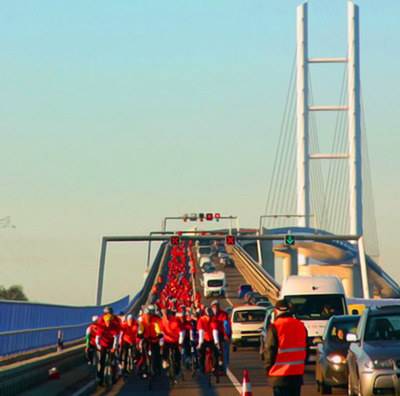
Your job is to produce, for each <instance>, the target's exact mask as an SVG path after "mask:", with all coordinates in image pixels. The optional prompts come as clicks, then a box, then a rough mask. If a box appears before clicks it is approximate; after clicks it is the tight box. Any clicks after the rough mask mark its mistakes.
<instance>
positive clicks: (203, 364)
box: [198, 342, 209, 372]
mask: <svg viewBox="0 0 400 396" xmlns="http://www.w3.org/2000/svg"><path fill="white" fill-rule="evenodd" d="M208 344H209V343H206V342H203V343H202V344H201V346H200V348H199V349H198V351H199V363H200V368H201V370H202V371H203V372H205V371H206V347H207V345H208Z"/></svg>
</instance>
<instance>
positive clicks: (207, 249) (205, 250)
mask: <svg viewBox="0 0 400 396" xmlns="http://www.w3.org/2000/svg"><path fill="white" fill-rule="evenodd" d="M203 256H206V257H208V258H209V259H210V260H211V259H212V257H213V250H212V247H211V246H199V247H198V248H197V260H200V258H201V257H203Z"/></svg>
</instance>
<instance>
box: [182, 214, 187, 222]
mask: <svg viewBox="0 0 400 396" xmlns="http://www.w3.org/2000/svg"><path fill="white" fill-rule="evenodd" d="M182 217H183V221H184V222H185V223H186V222H187V219H188V214H187V213H184V214H183V216H182Z"/></svg>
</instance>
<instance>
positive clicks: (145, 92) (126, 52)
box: [0, 0, 400, 304]
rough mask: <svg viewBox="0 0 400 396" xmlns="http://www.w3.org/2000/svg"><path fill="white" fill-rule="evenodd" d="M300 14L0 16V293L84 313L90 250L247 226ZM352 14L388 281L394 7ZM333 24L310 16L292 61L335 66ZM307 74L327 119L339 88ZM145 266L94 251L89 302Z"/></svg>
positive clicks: (394, 270)
mask: <svg viewBox="0 0 400 396" xmlns="http://www.w3.org/2000/svg"><path fill="white" fill-rule="evenodd" d="M300 3H301V2H300V1H294V0H285V1H269V0H263V1H261V0H251V1H246V2H244V1H239V0H237V1H232V0H231V1H227V0H226V1H222V0H221V1H218V0H213V1H211V0H208V1H204V0H202V1H187V0H181V1H173V0H171V1H168V2H165V1H147V0H146V1H144V0H118V1H115V0H113V1H100V0H96V1H95V0H87V1H71V0H68V1H56V2H55V1H50V0H47V1H40V2H39V1H18V2H15V1H11V0H10V1H0V10H1V12H0V57H1V62H0V92H1V94H0V109H1V111H0V114H1V115H0V139H1V144H0V218H2V217H4V216H8V215H10V216H11V218H12V222H13V223H14V224H15V226H16V229H11V228H3V229H0V279H1V281H0V284H4V285H6V286H10V285H11V284H14V283H21V284H22V285H23V286H24V289H25V290H26V292H27V294H28V296H29V297H30V298H31V299H33V300H35V301H48V302H50V301H52V302H56V303H70V304H81V303H82V304H88V303H92V302H93V301H94V295H95V285H96V277H97V266H98V260H99V254H100V241H101V237H102V236H103V235H139V234H147V233H148V232H149V231H151V230H156V229H159V228H160V221H161V219H162V218H163V217H165V216H171V215H178V214H180V213H184V212H191V211H197V212H199V211H211V212H217V211H219V212H221V213H226V214H234V215H238V216H240V221H241V225H243V226H253V227H255V226H257V225H258V219H259V216H260V214H263V212H264V208H265V200H266V193H267V190H268V186H269V182H270V178H271V174H272V166H273V161H274V156H275V150H276V146H277V141H278V136H279V129H280V124H281V121H282V115H283V109H284V105H285V95H286V91H287V87H288V82H289V77H290V72H291V67H292V64H293V58H294V51H295V42H296V37H295V34H296V6H297V5H298V4H300ZM356 3H358V4H360V14H361V62H362V63H361V75H362V86H363V94H364V104H365V109H366V122H367V133H368V142H369V147H370V160H371V168H372V183H373V186H374V194H375V207H376V215H377V225H378V236H379V240H380V250H381V253H382V264H383V267H384V268H385V269H386V270H387V271H388V272H389V273H390V274H391V275H392V276H393V277H394V278H395V279H396V280H397V281H398V282H400V268H399V267H398V266H397V257H398V256H399V254H400V248H399V246H398V243H397V241H396V238H397V235H398V229H397V224H398V223H399V221H400V209H399V206H398V201H399V196H400V182H399V180H400V179H399V177H398V175H397V169H399V167H400V156H399V154H398V151H399V147H400V134H399V127H398V122H397V112H398V109H399V108H400V99H399V96H398V92H400V78H399V73H398V71H399V67H398V65H399V62H400V59H399V57H400V51H399V50H400V48H399V46H400V44H399V43H400V40H399V38H400V37H399V36H400V25H399V23H398V16H399V15H400V12H399V11H400V3H399V2H398V1H397V0H385V1H384V2H376V1H372V0H363V1H362V2H361V1H359V2H356ZM346 12H347V7H346V1H344V0H341V1H339V0H337V1H329V2H328V1H316V0H310V2H309V23H310V26H309V33H310V51H309V52H310V57H322V56H341V57H344V56H345V55H346V45H347V44H346V35H347V32H346V30H347V25H346V24H347V20H346ZM315 73H316V81H314V80H313V82H314V86H315V85H316V84H317V85H318V83H320V86H321V87H322V88H321V89H320V90H318V92H317V93H318V98H317V99H318V100H319V101H320V102H321V103H328V102H329V101H330V98H331V96H330V95H331V94H332V92H333V93H335V92H336V91H337V86H338V84H339V83H340V80H339V81H338V82H336V80H334V78H332V79H331V78H329V79H324V77H323V75H322V76H321V74H318V71H316V72H315ZM338 75H340V76H341V73H340V72H338ZM176 227H177V229H178V228H182V227H181V225H176ZM146 250H147V248H146V245H145V244H141V245H138V246H135V247H133V246H122V245H118V246H114V247H112V248H110V250H109V256H108V261H107V264H108V269H107V272H106V283H105V292H104V299H105V300H114V299H117V298H119V297H120V296H122V295H124V294H128V293H133V292H134V291H136V290H137V288H138V287H139V286H140V283H141V281H142V278H141V274H142V273H143V270H144V266H145V261H146Z"/></svg>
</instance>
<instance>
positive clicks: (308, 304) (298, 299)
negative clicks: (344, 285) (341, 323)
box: [285, 294, 346, 320]
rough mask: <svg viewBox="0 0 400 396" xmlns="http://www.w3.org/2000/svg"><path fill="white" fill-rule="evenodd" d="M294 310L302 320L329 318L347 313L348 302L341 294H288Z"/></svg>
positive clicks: (287, 297) (296, 315)
mask: <svg viewBox="0 0 400 396" xmlns="http://www.w3.org/2000/svg"><path fill="white" fill-rule="evenodd" d="M285 298H286V299H287V300H288V301H290V302H291V303H292V306H293V312H294V315H295V317H296V318H297V319H301V320H328V319H329V318H330V317H331V316H333V315H344V314H346V302H345V299H344V296H343V295H341V294H324V295H321V294H319V295H304V296H286V297H285Z"/></svg>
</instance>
